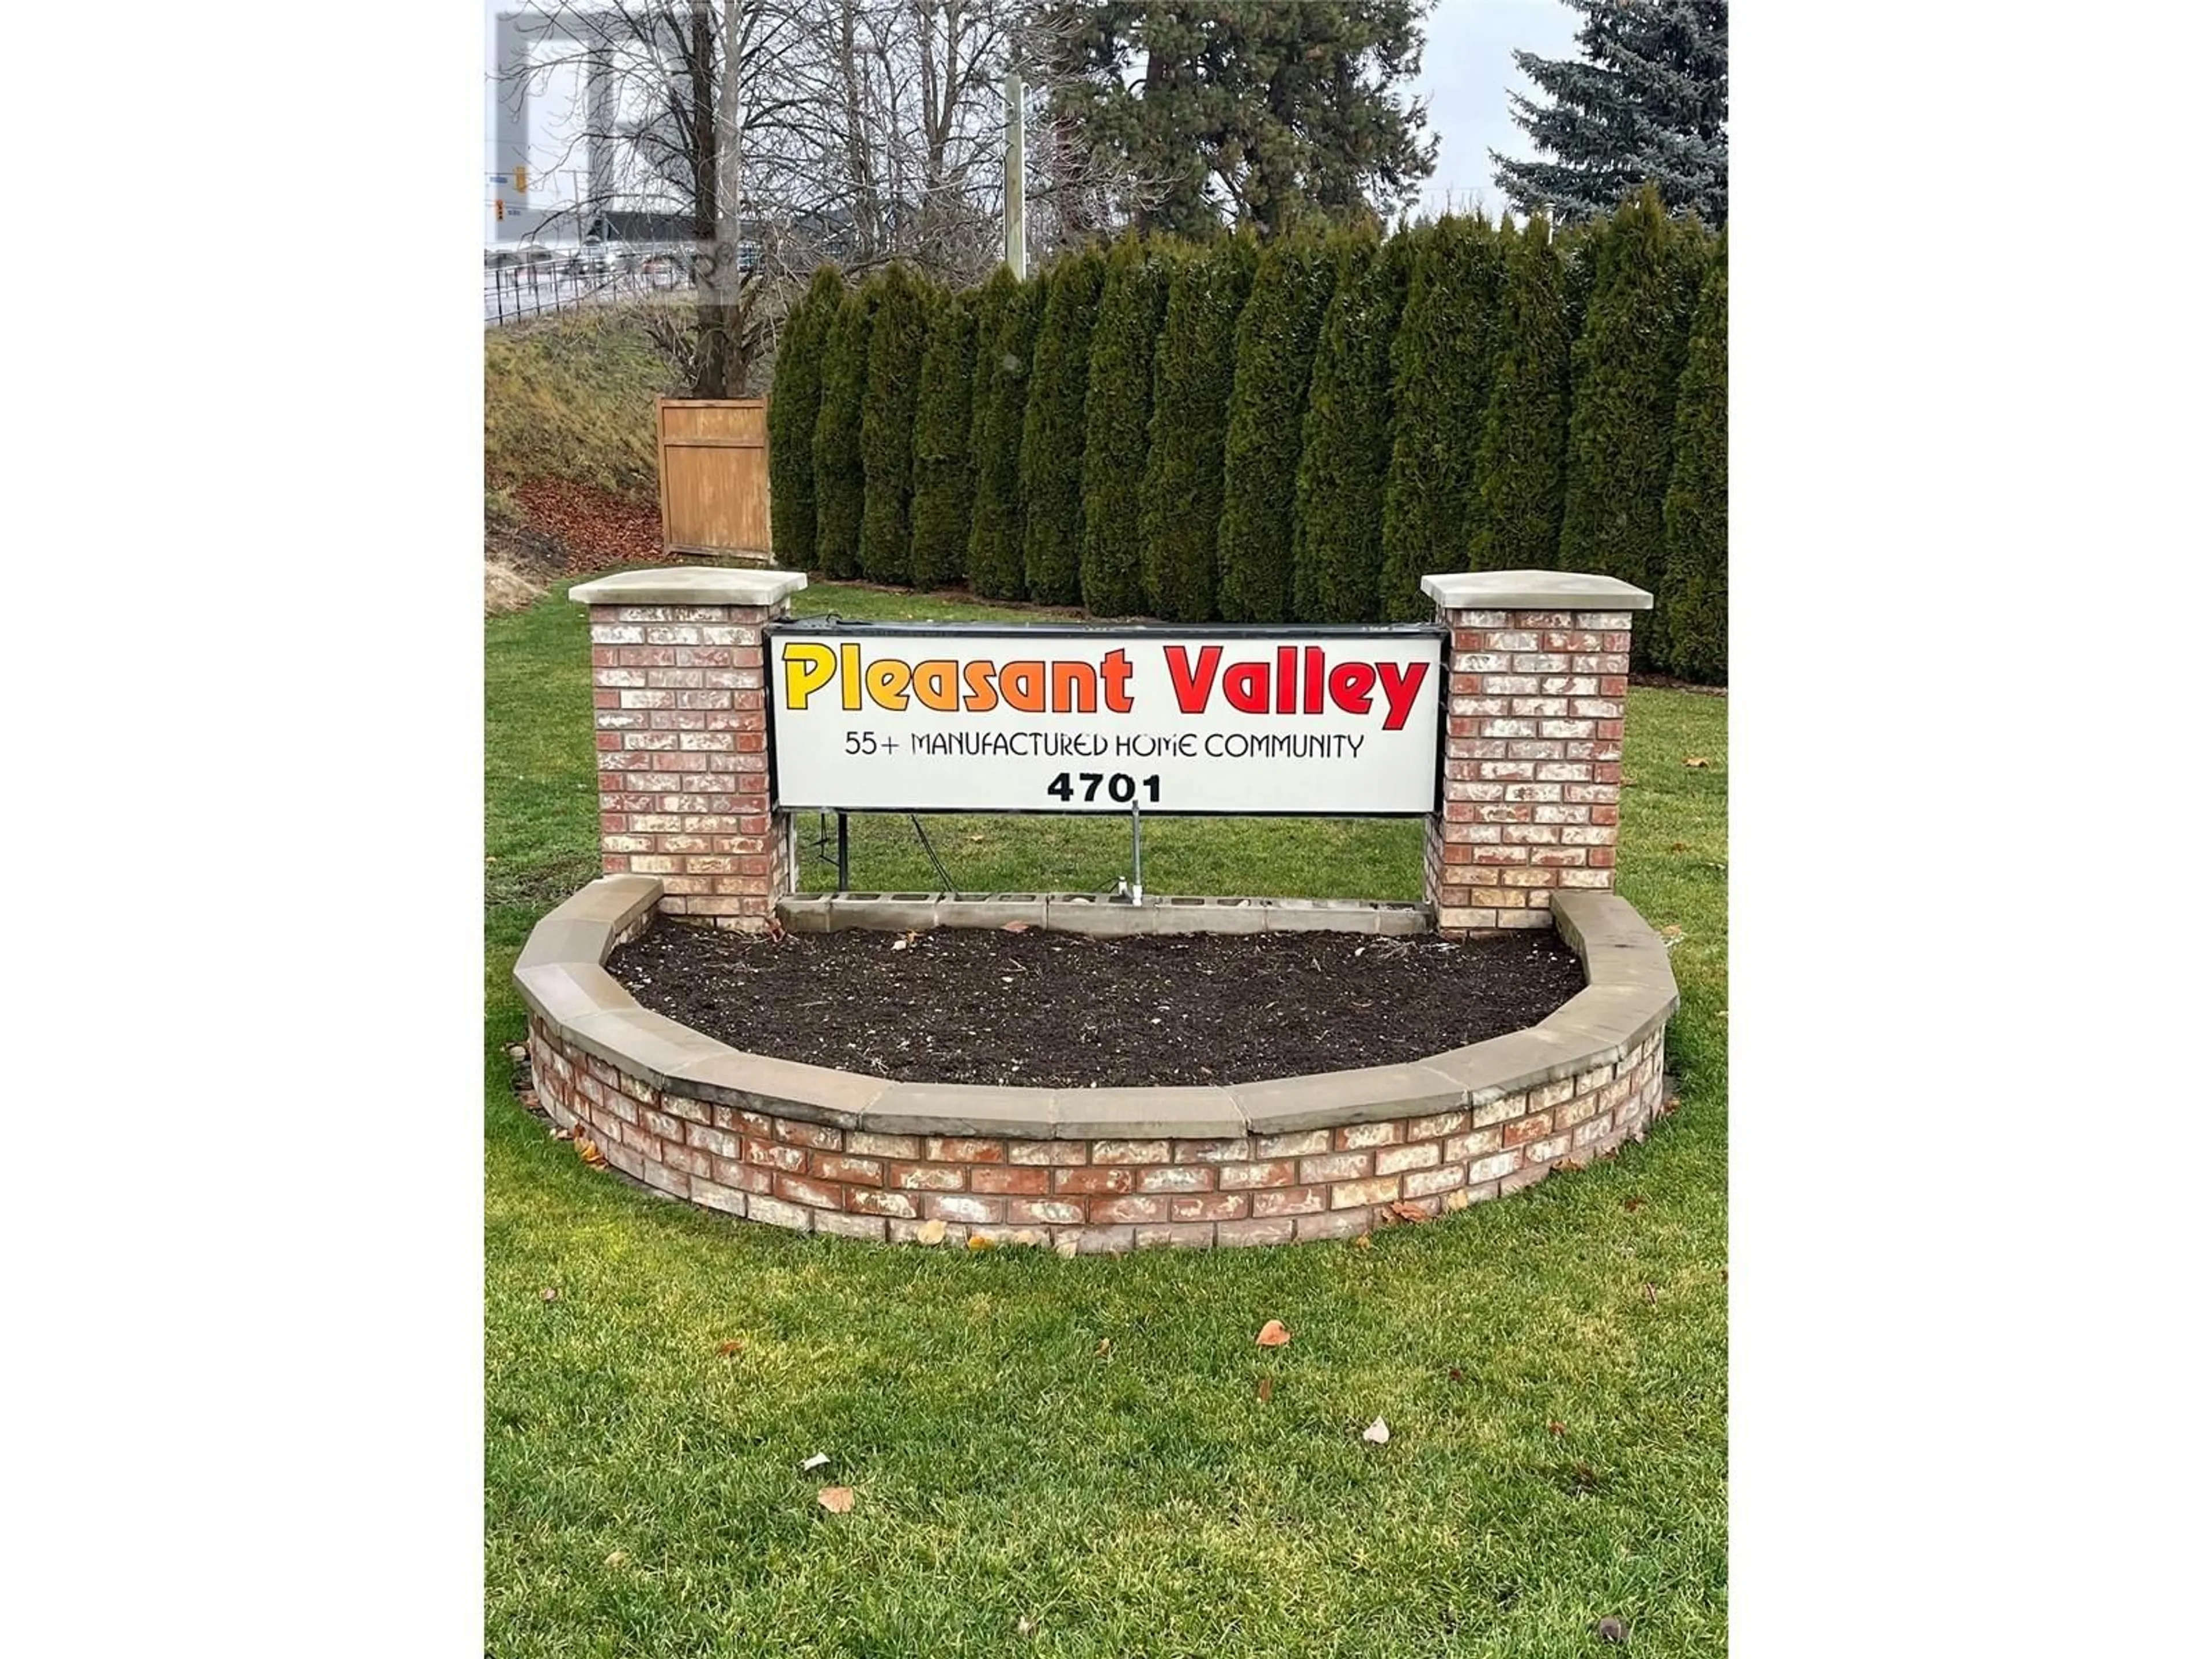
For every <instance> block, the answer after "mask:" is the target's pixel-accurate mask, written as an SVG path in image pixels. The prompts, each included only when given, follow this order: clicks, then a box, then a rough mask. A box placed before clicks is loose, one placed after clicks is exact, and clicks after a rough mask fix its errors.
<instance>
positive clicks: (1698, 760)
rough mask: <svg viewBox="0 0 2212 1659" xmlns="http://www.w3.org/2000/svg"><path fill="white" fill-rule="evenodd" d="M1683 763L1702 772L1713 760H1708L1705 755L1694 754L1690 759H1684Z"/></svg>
mask: <svg viewBox="0 0 2212 1659" xmlns="http://www.w3.org/2000/svg"><path fill="white" fill-rule="evenodd" d="M1682 764H1683V765H1685V766H1689V767H1694V768H1696V769H1698V770H1699V771H1700V772H1702V771H1704V770H1705V768H1707V767H1708V766H1711V764H1712V762H1711V761H1709V760H1707V759H1706V758H1705V757H1704V756H1703V755H1692V756H1691V757H1689V759H1687V760H1686V761H1684V762H1683V763H1682Z"/></svg>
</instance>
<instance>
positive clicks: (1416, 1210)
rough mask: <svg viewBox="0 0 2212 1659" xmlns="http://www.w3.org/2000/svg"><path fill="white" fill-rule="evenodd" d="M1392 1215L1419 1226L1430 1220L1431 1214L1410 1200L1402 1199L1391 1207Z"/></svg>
mask: <svg viewBox="0 0 2212 1659" xmlns="http://www.w3.org/2000/svg"><path fill="white" fill-rule="evenodd" d="M1390 1213H1391V1214H1392V1215H1394V1216H1395V1217H1397V1218H1398V1219H1399V1220H1401V1221H1403V1222H1407V1223H1408V1224H1412V1225H1418V1224H1419V1223H1421V1222H1424V1221H1426V1220H1427V1219H1428V1218H1429V1212H1427V1211H1426V1210H1425V1209H1423V1208H1422V1207H1421V1206H1419V1205H1418V1204H1416V1203H1414V1202H1413V1200H1410V1199H1404V1198H1401V1199H1400V1200H1398V1201H1397V1202H1396V1203H1395V1204H1393V1205H1392V1206H1390Z"/></svg>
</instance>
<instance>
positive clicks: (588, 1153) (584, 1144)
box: [576, 1135, 607, 1170]
mask: <svg viewBox="0 0 2212 1659" xmlns="http://www.w3.org/2000/svg"><path fill="white" fill-rule="evenodd" d="M576 1156H577V1157H578V1158H582V1159H583V1160H584V1162H585V1163H586V1164H590V1165H591V1167H592V1168H593V1169H594V1170H596V1169H599V1168H601V1167H602V1166H603V1165H605V1163H606V1161H607V1155H606V1154H605V1152H601V1151H600V1150H599V1142H598V1141H596V1140H587V1139H585V1138H584V1137H583V1136H582V1135H578V1136H577V1137H576Z"/></svg>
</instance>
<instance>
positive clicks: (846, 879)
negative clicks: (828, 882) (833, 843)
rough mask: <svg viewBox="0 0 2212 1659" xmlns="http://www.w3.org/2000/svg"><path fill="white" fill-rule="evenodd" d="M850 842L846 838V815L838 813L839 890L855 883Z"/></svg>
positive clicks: (841, 890) (843, 889)
mask: <svg viewBox="0 0 2212 1659" xmlns="http://www.w3.org/2000/svg"><path fill="white" fill-rule="evenodd" d="M850 857H851V854H850V849H849V843H848V842H847V840H846V838H845V815H844V814H843V813H842V812H840V813H838V814H837V890H838V891H839V892H841V893H842V892H843V891H845V890H847V889H848V888H849V887H850V886H851V885H852V884H853V880H852V877H853V868H852V864H851V862H850Z"/></svg>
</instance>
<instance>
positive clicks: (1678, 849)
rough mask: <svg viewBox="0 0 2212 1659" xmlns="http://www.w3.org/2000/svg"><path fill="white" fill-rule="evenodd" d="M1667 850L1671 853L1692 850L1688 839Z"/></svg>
mask: <svg viewBox="0 0 2212 1659" xmlns="http://www.w3.org/2000/svg"><path fill="white" fill-rule="evenodd" d="M1667 850H1668V852H1670V853H1686V852H1688V851H1689V850H1690V843H1689V842H1686V841H1678V842H1675V843H1674V845H1673V846H1672V847H1669V848H1668V849H1667Z"/></svg>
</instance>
